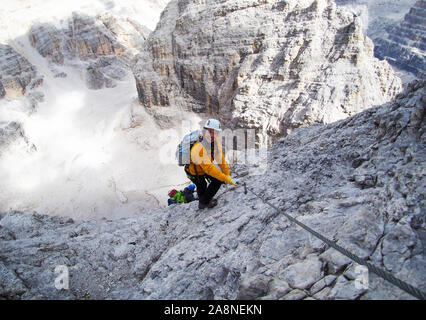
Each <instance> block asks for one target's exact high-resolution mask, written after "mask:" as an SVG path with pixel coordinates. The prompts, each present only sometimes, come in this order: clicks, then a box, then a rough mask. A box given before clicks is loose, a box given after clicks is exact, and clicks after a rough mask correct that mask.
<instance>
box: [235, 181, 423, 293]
mask: <svg viewBox="0 0 426 320" xmlns="http://www.w3.org/2000/svg"><path fill="white" fill-rule="evenodd" d="M243 187H244V193H245V194H247V190H248V191H250V192H251V193H253V194H254V195H255V196H256V197H257V198H259V199H260V200H262V201H263V202H264V203H266V204H267V205H269V206H271V207H272V208H274V209H275V210H276V211H277V212H278V213H282V214H283V215H284V216H285V217H286V218H287V219H289V220H290V221H291V222H294V223H296V224H297V225H299V226H300V227H302V228H303V229H305V230H306V231H308V232H309V233H311V234H313V235H314V236H315V237H317V238H318V239H320V240H322V241H323V242H325V243H326V244H328V245H329V246H330V247H332V248H334V249H336V250H337V251H339V252H340V253H342V254H343V255H345V256H347V257H348V258H350V259H352V260H353V261H355V262H357V263H358V264H361V265H364V266H366V267H367V268H368V270H369V271H371V272H374V273H375V274H377V275H378V276H379V277H381V278H383V279H385V280H386V281H388V282H390V283H392V284H393V285H395V286H397V287H398V288H400V289H401V290H403V291H405V292H407V293H409V294H410V295H412V296H414V297H416V298H418V299H420V300H425V297H426V294H425V293H424V292H422V291H421V290H419V289H417V288H416V287H413V286H412V285H410V284H408V283H406V282H404V281H402V280H400V279H398V278H395V277H394V276H393V275H391V274H390V273H388V272H386V271H384V270H382V269H380V268H377V267H376V266H374V265H372V264H370V263H368V262H367V261H365V260H364V259H362V258H360V257H358V256H356V255H355V254H353V253H351V252H349V251H348V250H346V249H345V248H342V247H341V246H339V245H338V244H336V243H335V242H334V241H331V240H330V239H327V238H326V237H324V236H322V235H321V234H319V233H318V232H316V231H315V230H312V229H311V228H309V227H308V226H307V225H305V224H303V223H302V222H300V221H298V220H297V219H295V218H293V217H292V216H290V215H288V214H287V213H285V212H284V210H280V209H278V208H277V207H276V206H274V205H273V204H271V203H269V202H268V201H266V200H264V199H263V198H262V197H260V196H259V195H257V194H256V193H255V192H254V191H253V190H251V189H250V188H247V186H246V183H244V184H243Z"/></svg>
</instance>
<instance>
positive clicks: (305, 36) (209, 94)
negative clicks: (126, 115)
mask: <svg viewBox="0 0 426 320" xmlns="http://www.w3.org/2000/svg"><path fill="white" fill-rule="evenodd" d="M133 72H134V75H135V78H136V85H137V89H138V95H139V101H140V103H141V104H142V105H144V106H146V107H147V108H150V109H152V110H158V112H167V111H164V109H161V108H157V107H168V108H170V113H171V114H173V113H176V112H182V110H190V111H195V112H202V113H207V114H213V115H217V116H218V117H220V119H221V120H222V121H223V123H224V125H225V126H228V127H230V128H253V129H258V130H259V137H258V142H263V143H264V140H265V137H266V136H270V137H278V136H281V135H286V134H288V133H290V132H291V131H292V130H293V129H294V128H297V127H299V126H302V125H307V124H311V123H330V122H333V121H336V120H339V119H343V118H345V117H347V116H350V115H353V114H355V113H357V112H359V111H361V110H363V109H366V108H369V107H371V106H373V105H376V104H382V103H384V102H386V101H389V100H390V99H392V98H393V97H394V96H395V95H396V94H397V93H398V92H399V91H400V89H401V83H400V80H399V78H397V77H396V76H395V75H394V74H393V72H392V69H391V68H390V66H389V65H388V64H387V63H386V62H383V61H379V60H378V59H376V58H374V56H373V44H372V42H371V40H369V39H368V38H366V37H365V36H364V35H363V34H362V30H361V25H360V20H359V19H358V18H356V17H354V16H353V15H352V13H349V12H347V11H346V10H344V9H341V8H339V7H336V4H335V3H334V1H326V0H303V1H263V0H251V1H238V0H233V1H213V0H210V1H196V0H193V1H192V0H184V1H171V2H170V3H169V5H168V6H167V8H166V9H165V11H164V12H163V14H162V17H161V19H160V22H159V24H158V25H157V28H156V30H155V31H154V32H153V33H152V34H151V35H150V36H149V38H148V39H147V42H146V47H145V49H144V51H143V52H142V53H141V54H139V55H138V57H137V61H136V63H135V65H134V67H133ZM166 110H167V109H166ZM179 110H180V111H179Z"/></svg>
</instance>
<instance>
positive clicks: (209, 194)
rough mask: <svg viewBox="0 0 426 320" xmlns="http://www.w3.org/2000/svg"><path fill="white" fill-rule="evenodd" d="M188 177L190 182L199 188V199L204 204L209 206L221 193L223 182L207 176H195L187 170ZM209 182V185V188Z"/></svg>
mask: <svg viewBox="0 0 426 320" xmlns="http://www.w3.org/2000/svg"><path fill="white" fill-rule="evenodd" d="M185 173H186V175H187V176H188V178H189V180H191V181H192V182H193V183H194V184H195V186H196V187H197V193H198V199H199V201H200V203H202V204H208V203H209V202H210V200H211V199H212V198H213V197H214V196H215V194H216V193H217V192H218V191H219V188H220V186H221V185H222V183H223V182H222V181H220V180H217V179H216V178H213V177H212V176H209V175H207V174H204V175H201V176H200V175H199V176H193V175H192V174H190V173H189V172H188V171H186V170H185ZM207 182H208V183H209V185H208V186H207Z"/></svg>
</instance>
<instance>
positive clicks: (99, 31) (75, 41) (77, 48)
mask: <svg viewBox="0 0 426 320" xmlns="http://www.w3.org/2000/svg"><path fill="white" fill-rule="evenodd" d="M149 32H150V31H149V30H148V29H147V28H146V27H144V26H142V25H140V24H138V23H137V22H136V21H133V20H131V19H130V18H129V19H122V18H116V17H113V16H112V15H109V14H104V15H100V16H97V17H91V16H87V15H85V14H81V13H76V12H74V13H73V14H72V17H71V18H70V19H69V20H68V21H67V23H65V26H64V27H63V28H62V29H60V28H57V27H56V26H54V25H52V24H38V25H34V26H33V27H32V28H31V30H30V32H29V38H30V42H31V45H32V46H33V47H35V48H36V49H37V51H38V52H39V53H40V54H41V55H42V56H43V57H45V58H48V59H49V61H50V62H51V63H53V64H57V65H63V64H64V63H65V61H68V63H70V64H72V63H73V62H72V61H73V59H78V60H80V61H82V62H83V65H84V66H85V67H86V81H87V85H88V87H89V88H91V89H100V88H103V87H112V86H114V85H115V81H116V80H120V79H123V77H124V76H126V75H127V74H128V72H129V62H130V60H131V59H132V57H133V54H134V51H136V50H140V49H141V46H142V44H143V42H144V41H145V39H146V38H147V36H148V34H149ZM57 76H64V75H63V74H61V73H59V72H58V74H57Z"/></svg>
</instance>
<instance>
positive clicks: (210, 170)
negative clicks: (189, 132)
mask: <svg viewBox="0 0 426 320" xmlns="http://www.w3.org/2000/svg"><path fill="white" fill-rule="evenodd" d="M214 146H215V148H214V149H215V150H214V160H215V161H216V162H217V165H218V166H219V167H217V166H216V165H215V164H214V163H213V159H212V157H211V150H208V149H206V148H205V146H204V145H203V143H200V142H196V143H195V144H194V145H193V147H192V148H191V163H190V164H189V165H188V167H187V170H188V172H189V173H190V174H192V175H194V176H195V175H197V174H198V175H204V174H208V175H209V176H212V177H213V178H216V179H218V180H220V181H222V182H226V183H230V181H231V177H230V173H229V168H228V165H227V164H226V162H225V157H224V156H223V153H222V146H221V145H220V143H219V139H217V138H216V139H215V144H214ZM209 149H210V148H209ZM194 167H195V168H194Z"/></svg>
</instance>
